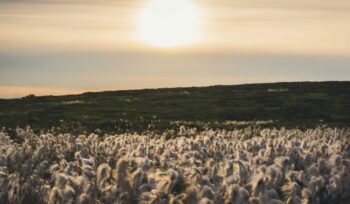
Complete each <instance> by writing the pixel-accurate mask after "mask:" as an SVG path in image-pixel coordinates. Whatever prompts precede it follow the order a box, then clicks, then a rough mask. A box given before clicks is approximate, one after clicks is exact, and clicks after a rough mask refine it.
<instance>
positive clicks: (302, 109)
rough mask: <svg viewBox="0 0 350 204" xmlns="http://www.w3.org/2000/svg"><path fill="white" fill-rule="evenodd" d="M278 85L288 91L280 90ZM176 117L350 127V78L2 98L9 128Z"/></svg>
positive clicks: (77, 128) (165, 124)
mask: <svg viewBox="0 0 350 204" xmlns="http://www.w3.org/2000/svg"><path fill="white" fill-rule="evenodd" d="M278 89H281V90H284V91H280V92H276V90H278ZM268 90H270V91H268ZM271 90H275V92H272V91H271ZM286 90H288V91H286ZM124 120H127V121H128V122H125V121H124ZM174 120H182V121H204V122H211V121H225V120H239V121H252V120H273V121H275V122H274V124H273V126H276V127H280V126H287V127H301V128H307V127H314V126H316V125H318V124H319V123H320V120H322V121H324V123H327V124H329V125H332V126H348V125H349V124H350V82H295V83H273V84H248V85H233V86H211V87H201V88H198V87H192V88H171V89H145V90H131V91H108V92H98V93H84V94H81V95H67V96H44V97H31V98H22V99H10V100H0V126H5V127H10V128H14V127H16V126H21V127H24V126H25V125H30V126H31V127H32V128H34V130H42V129H49V128H51V127H53V126H55V127H61V128H62V129H63V131H73V132H82V131H88V132H91V131H94V130H95V129H97V128H99V129H101V130H103V131H105V132H122V131H144V130H146V129H148V124H153V125H154V126H155V129H159V130H160V129H166V128H170V125H169V124H170V122H171V121H174Z"/></svg>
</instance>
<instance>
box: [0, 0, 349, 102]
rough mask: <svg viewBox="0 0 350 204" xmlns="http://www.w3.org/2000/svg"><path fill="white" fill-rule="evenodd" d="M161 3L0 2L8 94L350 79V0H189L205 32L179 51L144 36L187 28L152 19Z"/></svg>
mask: <svg viewBox="0 0 350 204" xmlns="http://www.w3.org/2000/svg"><path fill="white" fill-rule="evenodd" d="M154 1H158V2H159V1H170V0H127V1H126V0H84V1H83V0H0V98H14V97H21V96H24V95H27V94H31V93H34V94H36V95H62V94H74V93H82V92H86V91H102V90H125V89H141V88H159V87H179V86H180V87H186V86H208V85H217V84H242V83H262V82H277V81H278V82H279V81H326V80H327V81H328V80H350V20H349V19H350V1H348V0H332V1H330V0H181V1H187V2H189V3H191V5H192V7H193V8H195V11H196V15H197V21H198V22H197V23H198V30H196V31H197V32H198V33H197V34H198V36H197V35H196V36H197V37H196V39H195V40H193V42H189V43H187V44H185V45H179V46H173V47H163V46H156V45H154V44H150V43H149V42H147V40H142V37H144V36H141V37H140V35H141V33H144V32H141V31H140V29H141V28H140V27H142V26H143V27H145V26H146V29H152V31H155V32H151V34H154V33H156V34H157V32H158V31H159V32H164V30H166V29H170V30H171V32H173V34H174V36H171V37H174V38H176V37H178V36H179V35H181V33H182V31H181V28H182V27H181V26H184V25H186V22H187V21H186V20H185V21H183V22H181V21H180V20H181V19H182V18H181V19H175V21H172V23H169V25H171V27H168V26H166V25H165V27H164V25H162V26H163V27H162V26H158V25H157V24H154V25H152V26H149V25H148V24H145V23H144V22H143V20H140V13H142V11H144V10H145V8H148V7H149V5H150V4H151V3H152V2H154ZM177 1H180V0H177ZM184 5H185V4H184ZM192 7H191V8H192ZM179 9H180V12H181V5H180V6H179ZM184 12H185V10H184ZM190 12H191V11H190ZM151 13H152V12H151ZM189 15H190V14H189ZM183 16H185V18H186V15H183ZM183 16H182V17H183ZM151 17H154V16H151ZM155 17H156V18H158V16H155ZM143 18H145V17H144V16H143ZM146 18H147V17H146ZM183 18H184V17H183ZM187 18H190V17H187ZM150 19H152V18H150ZM158 19H162V16H160V18H158ZM182 20H183V19H182ZM140 22H143V24H142V25H141V26H140ZM166 24H167V22H166ZM157 26H158V27H157ZM147 27H149V28H147ZM165 28H166V29H165ZM177 28H179V29H177ZM183 28H185V27H183ZM191 29H192V28H188V29H187V27H186V29H184V30H187V31H188V32H191ZM187 31H186V32H187ZM185 34H187V33H185ZM188 34H191V33H188Z"/></svg>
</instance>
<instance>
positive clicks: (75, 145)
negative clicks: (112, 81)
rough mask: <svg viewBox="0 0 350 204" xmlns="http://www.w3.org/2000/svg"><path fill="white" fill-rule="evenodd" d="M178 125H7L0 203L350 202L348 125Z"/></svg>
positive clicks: (1, 138) (1, 137) (0, 160)
mask: <svg viewBox="0 0 350 204" xmlns="http://www.w3.org/2000/svg"><path fill="white" fill-rule="evenodd" d="M174 131H175V130H174ZM174 131H173V133H172V134H175V137H173V138H170V139H167V134H169V132H164V133H163V134H150V135H138V134H121V135H105V136H98V135H95V134H91V135H80V136H74V135H72V134H41V135H35V134H33V132H32V130H30V129H27V130H22V129H17V133H16V138H17V142H14V141H13V140H11V138H10V137H9V136H8V135H7V133H4V132H2V133H0V144H1V145H0V152H1V157H0V176H1V177H0V203H39V204H40V203H49V204H56V203H57V204H58V203H77V204H80V203H84V204H85V203H86V204H90V203H91V204H97V203H107V204H108V203H160V204H163V203H174V204H175V203H190V204H196V203H200V204H210V203H234V204H255V203H257V204H258V203H261V204H265V203H266V204H273V203H274V204H276V203H289V204H291V203H300V204H301V203H303V204H307V203H310V204H311V203H341V204H342V203H344V204H345V203H349V202H350V186H349V185H350V143H349V141H350V140H349V139H350V130H349V129H337V128H335V129H331V128H326V127H319V128H317V129H309V130H307V131H300V130H299V129H291V130H286V129H284V128H282V129H280V130H277V129H260V130H253V131H252V130H234V131H224V130H221V131H212V130H211V131H203V132H197V130H195V129H186V128H185V127H181V128H180V131H178V132H176V133H174Z"/></svg>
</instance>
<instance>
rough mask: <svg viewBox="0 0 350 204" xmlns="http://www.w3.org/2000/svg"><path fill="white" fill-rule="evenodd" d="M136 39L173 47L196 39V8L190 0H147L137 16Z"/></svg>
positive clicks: (197, 16) (197, 13)
mask: <svg viewBox="0 0 350 204" xmlns="http://www.w3.org/2000/svg"><path fill="white" fill-rule="evenodd" d="M138 24H139V26H138V27H139V39H140V40H141V41H142V42H144V43H147V44H150V45H153V46H159V47H176V46H181V45H187V44H191V43H194V42H195V41H197V40H198V39H199V34H200V32H199V11H198V9H197V7H196V5H195V4H194V3H193V2H192V1H191V0H151V1H150V2H149V3H148V4H147V5H146V7H144V8H143V9H142V10H141V11H140V13H139V16H138Z"/></svg>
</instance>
